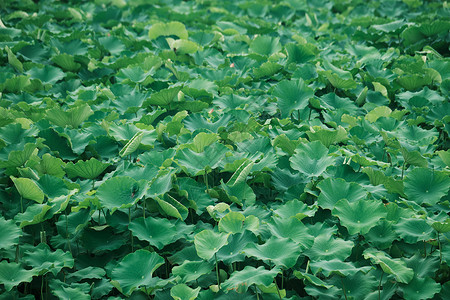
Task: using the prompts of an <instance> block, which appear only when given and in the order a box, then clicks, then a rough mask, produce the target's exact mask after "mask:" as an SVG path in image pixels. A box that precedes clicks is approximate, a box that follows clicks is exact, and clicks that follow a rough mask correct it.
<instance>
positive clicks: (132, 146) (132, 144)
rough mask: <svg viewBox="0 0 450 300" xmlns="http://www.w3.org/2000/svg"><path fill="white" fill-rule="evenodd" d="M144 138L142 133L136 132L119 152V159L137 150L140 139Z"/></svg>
mask: <svg viewBox="0 0 450 300" xmlns="http://www.w3.org/2000/svg"><path fill="white" fill-rule="evenodd" d="M143 136H144V132H143V131H138V132H136V133H135V134H134V136H133V137H132V138H131V139H130V140H129V141H128V143H127V144H126V145H125V146H124V147H123V148H122V150H120V152H119V155H120V156H121V157H124V156H127V155H129V154H131V153H133V152H134V151H136V150H137V149H138V148H139V145H140V144H141V141H142V138H143Z"/></svg>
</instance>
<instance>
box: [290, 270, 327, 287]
mask: <svg viewBox="0 0 450 300" xmlns="http://www.w3.org/2000/svg"><path fill="white" fill-rule="evenodd" d="M294 276H295V277H297V278H298V279H306V280H308V282H310V283H312V284H314V285H316V286H320V287H324V288H326V289H329V288H331V287H332V286H333V285H330V284H327V283H326V282H324V281H323V280H322V279H320V278H319V277H317V276H314V275H312V274H308V273H302V272H300V271H294Z"/></svg>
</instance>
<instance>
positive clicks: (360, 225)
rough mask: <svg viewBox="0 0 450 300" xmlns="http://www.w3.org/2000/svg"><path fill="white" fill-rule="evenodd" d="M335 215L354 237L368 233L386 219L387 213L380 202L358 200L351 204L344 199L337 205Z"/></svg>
mask: <svg viewBox="0 0 450 300" xmlns="http://www.w3.org/2000/svg"><path fill="white" fill-rule="evenodd" d="M333 215H335V216H337V217H338V218H339V219H340V220H341V224H342V225H344V226H345V227H346V228H347V230H348V233H349V234H351V235H353V234H357V233H359V234H366V233H368V232H369V230H370V229H371V228H372V227H374V226H375V225H376V224H377V222H378V221H379V220H380V219H381V218H384V217H386V215H387V212H386V209H385V208H384V205H383V203H382V202H380V201H371V200H358V201H357V202H351V203H350V202H348V200H347V199H342V200H339V201H338V202H337V203H336V205H335V207H334V209H333Z"/></svg>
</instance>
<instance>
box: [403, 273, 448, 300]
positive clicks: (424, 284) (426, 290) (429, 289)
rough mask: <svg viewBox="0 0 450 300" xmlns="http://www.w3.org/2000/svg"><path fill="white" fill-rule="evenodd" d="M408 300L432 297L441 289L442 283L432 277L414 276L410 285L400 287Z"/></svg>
mask: <svg viewBox="0 0 450 300" xmlns="http://www.w3.org/2000/svg"><path fill="white" fill-rule="evenodd" d="M400 289H401V291H402V292H403V298H404V299H406V300H422V299H431V298H433V296H434V294H437V293H439V292H440V291H441V285H440V284H439V283H437V282H436V281H434V280H433V279H432V278H430V277H425V278H419V277H414V279H413V280H411V281H410V282H409V284H408V285H404V286H401V287H400Z"/></svg>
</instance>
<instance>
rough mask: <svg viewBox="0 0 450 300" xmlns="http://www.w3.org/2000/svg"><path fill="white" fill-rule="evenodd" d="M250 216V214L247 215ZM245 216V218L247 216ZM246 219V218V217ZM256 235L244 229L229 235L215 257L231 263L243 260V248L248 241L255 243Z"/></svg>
mask: <svg viewBox="0 0 450 300" xmlns="http://www.w3.org/2000/svg"><path fill="white" fill-rule="evenodd" d="M249 217H250V216H249ZM249 217H247V218H249ZM247 220H248V219H247ZM257 242H258V240H257V238H256V236H255V235H254V234H253V233H252V232H250V231H248V230H246V231H244V232H242V233H236V234H232V235H230V237H229V238H228V244H226V245H225V246H223V247H222V248H220V250H219V251H218V252H217V259H218V260H220V261H223V262H224V263H225V264H231V263H233V262H238V261H244V260H245V254H244V249H245V247H246V246H247V245H248V244H249V243H252V244H254V243H257Z"/></svg>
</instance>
